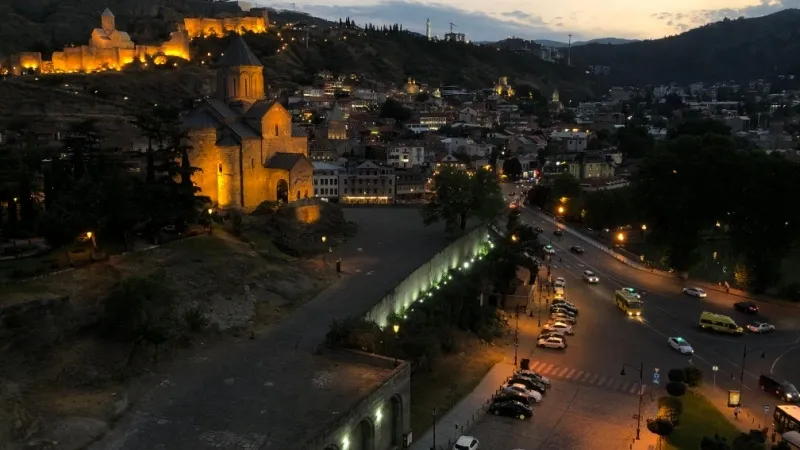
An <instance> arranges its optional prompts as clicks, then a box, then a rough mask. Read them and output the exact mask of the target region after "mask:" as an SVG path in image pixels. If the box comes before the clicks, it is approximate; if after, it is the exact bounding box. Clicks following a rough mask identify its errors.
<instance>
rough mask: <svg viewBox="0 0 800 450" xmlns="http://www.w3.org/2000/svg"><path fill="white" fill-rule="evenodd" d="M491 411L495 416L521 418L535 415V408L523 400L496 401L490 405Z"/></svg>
mask: <svg viewBox="0 0 800 450" xmlns="http://www.w3.org/2000/svg"><path fill="white" fill-rule="evenodd" d="M489 412H490V413H492V414H494V415H495V416H507V417H516V418H517V419H519V420H525V419H530V418H531V417H533V408H531V407H530V405H526V404H523V403H521V402H514V401H510V402H494V403H492V404H491V405H490V406H489Z"/></svg>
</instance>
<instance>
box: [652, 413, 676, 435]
mask: <svg viewBox="0 0 800 450" xmlns="http://www.w3.org/2000/svg"><path fill="white" fill-rule="evenodd" d="M647 429H648V430H650V432H651V433H653V434H656V435H658V436H659V437H662V438H664V437H667V436H669V435H670V434H671V433H672V430H674V429H675V427H674V426H673V425H672V423H670V422H669V421H668V420H666V419H663V418H660V417H658V418H655V419H647Z"/></svg>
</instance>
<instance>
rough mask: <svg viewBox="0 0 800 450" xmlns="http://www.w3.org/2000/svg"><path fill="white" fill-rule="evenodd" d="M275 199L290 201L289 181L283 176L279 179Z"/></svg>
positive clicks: (284, 201)
mask: <svg viewBox="0 0 800 450" xmlns="http://www.w3.org/2000/svg"><path fill="white" fill-rule="evenodd" d="M275 200H277V201H279V202H283V203H289V183H287V182H286V180H284V179H283V178H281V179H280V180H278V185H277V187H276V189H275Z"/></svg>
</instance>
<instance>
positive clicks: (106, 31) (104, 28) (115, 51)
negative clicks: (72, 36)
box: [11, 8, 269, 75]
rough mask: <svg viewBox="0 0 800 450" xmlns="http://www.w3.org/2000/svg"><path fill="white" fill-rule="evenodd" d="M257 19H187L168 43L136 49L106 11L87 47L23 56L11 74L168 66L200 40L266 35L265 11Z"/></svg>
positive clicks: (13, 60) (14, 59)
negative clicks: (152, 64)
mask: <svg viewBox="0 0 800 450" xmlns="http://www.w3.org/2000/svg"><path fill="white" fill-rule="evenodd" d="M252 11H253V12H255V13H257V14H258V15H257V16H252V17H227V18H223V19H213V18H211V19H209V18H186V19H184V21H183V22H184V23H183V25H180V24H179V25H178V27H177V30H176V31H174V32H172V33H170V38H169V40H168V41H166V42H164V43H162V44H161V45H136V44H134V42H133V41H132V40H131V37H130V35H128V33H126V32H124V31H120V30H118V29H117V27H116V19H115V17H114V14H113V13H112V12H111V11H110V10H109V9H108V8H106V9H105V11H103V13H102V14H101V15H100V28H95V29H94V30H93V31H92V35H91V37H90V38H89V44H88V45H81V46H77V47H67V48H65V49H64V50H62V51H60V52H53V57H52V59H51V60H49V61H47V60H44V59H43V58H42V54H41V53H39V52H23V53H19V54H17V55H14V56H13V57H12V58H11V65H12V72H13V73H14V74H16V75H19V74H20V73H22V71H23V70H35V71H37V72H39V73H45V74H47V73H78V72H96V71H101V70H121V69H122V67H123V66H125V65H126V64H130V63H132V62H134V61H136V60H138V61H140V62H145V60H146V58H147V57H150V58H153V60H154V62H155V63H156V64H163V63H164V62H166V58H165V57H167V56H172V57H178V58H182V59H185V60H187V61H188V60H189V59H190V51H189V43H190V41H191V40H192V39H194V38H197V37H206V36H210V35H218V36H221V35H224V34H229V33H240V34H241V33H244V32H253V33H265V32H266V31H267V29H268V27H269V17H268V13H267V10H266V9H258V10H256V9H254V10H252Z"/></svg>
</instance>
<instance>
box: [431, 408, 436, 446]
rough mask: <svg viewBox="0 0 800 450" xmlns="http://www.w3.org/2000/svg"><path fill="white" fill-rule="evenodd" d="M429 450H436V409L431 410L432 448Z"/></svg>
mask: <svg viewBox="0 0 800 450" xmlns="http://www.w3.org/2000/svg"><path fill="white" fill-rule="evenodd" d="M431 450H436V408H433V447H431Z"/></svg>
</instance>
